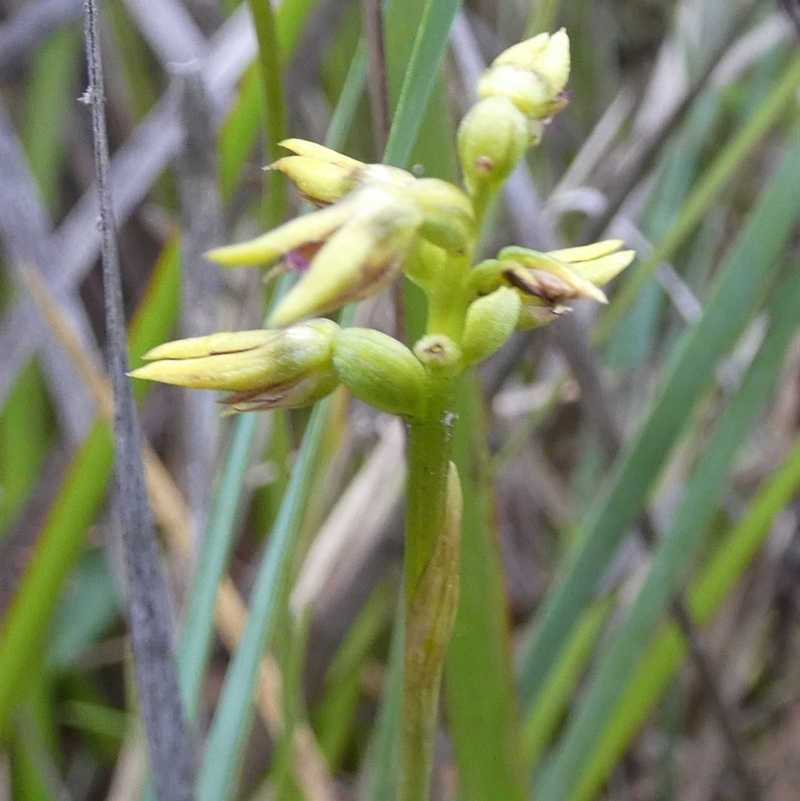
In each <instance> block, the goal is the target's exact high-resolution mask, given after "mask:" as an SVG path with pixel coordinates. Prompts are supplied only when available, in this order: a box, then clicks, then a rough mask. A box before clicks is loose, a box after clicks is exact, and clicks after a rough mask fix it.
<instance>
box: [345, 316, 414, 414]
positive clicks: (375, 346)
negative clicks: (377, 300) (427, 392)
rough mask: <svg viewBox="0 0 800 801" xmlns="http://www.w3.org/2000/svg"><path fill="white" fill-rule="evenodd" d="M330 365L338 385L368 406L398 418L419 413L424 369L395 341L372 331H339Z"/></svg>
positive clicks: (351, 329) (352, 329)
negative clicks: (339, 383) (341, 384)
mask: <svg viewBox="0 0 800 801" xmlns="http://www.w3.org/2000/svg"><path fill="white" fill-rule="evenodd" d="M332 363H333V369H334V370H335V371H336V374H337V376H338V377H339V379H340V380H341V382H342V383H343V384H344V385H345V386H346V387H347V388H348V389H349V390H350V391H351V392H352V393H353V395H355V396H356V397H357V398H359V399H360V400H363V401H364V402H365V403H368V404H369V405H370V406H374V407H375V408H376V409H381V410H382V411H384V412H389V413H390V414H396V415H400V416H401V417H415V416H417V415H418V414H419V413H420V411H421V409H422V400H423V391H424V387H425V369H424V368H423V366H422V365H421V364H420V362H419V360H418V359H417V358H416V357H415V356H414V354H413V353H412V352H411V351H410V350H409V349H408V348H407V347H406V346H405V345H403V344H402V343H401V342H398V341H397V340H396V339H393V338H392V337H390V336H388V335H386V334H383V333H381V332H380V331H375V330H373V329H371V328H342V329H340V330H339V331H338V332H337V334H336V336H335V337H334V340H333V359H332Z"/></svg>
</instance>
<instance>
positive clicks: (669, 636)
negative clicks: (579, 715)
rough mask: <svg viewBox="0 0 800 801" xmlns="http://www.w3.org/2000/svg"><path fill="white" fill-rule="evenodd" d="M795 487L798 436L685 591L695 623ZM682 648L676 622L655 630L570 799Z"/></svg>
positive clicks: (632, 728) (614, 755)
mask: <svg viewBox="0 0 800 801" xmlns="http://www.w3.org/2000/svg"><path fill="white" fill-rule="evenodd" d="M798 491H800V437H798V438H797V439H796V440H795V442H794V445H793V447H792V448H791V449H790V451H789V453H788V454H787V455H786V458H785V459H784V461H783V464H782V465H781V466H780V467H778V469H777V470H776V471H775V474H774V475H773V476H772V478H771V479H770V480H769V481H767V482H765V484H764V485H763V486H762V487H761V488H760V489H759V491H758V493H757V495H756V497H755V498H754V499H753V500H752V501H751V503H750V507H749V509H748V511H747V514H745V516H744V517H743V518H742V520H741V521H740V522H739V523H738V524H737V525H736V526H735V527H734V528H733V529H732V530H731V531H729V532H728V534H727V536H725V537H723V538H722V540H721V542H720V543H719V545H718V546H717V548H716V549H715V551H714V553H713V555H712V557H711V559H710V560H709V563H708V565H707V567H706V568H705V570H704V571H703V572H702V574H701V576H700V578H699V579H698V581H697V582H696V584H695V586H694V587H693V588H692V590H691V592H690V594H689V608H690V611H691V614H692V617H693V618H694V621H695V623H696V624H697V625H699V626H702V625H705V624H706V623H707V622H708V621H709V620H710V619H711V616H712V615H713V614H714V612H715V611H716V609H717V608H718V607H719V605H720V604H721V603H722V601H723V600H724V598H725V596H726V595H727V594H728V593H729V592H730V590H731V589H732V588H733V585H734V584H735V583H736V582H737V581H738V580H739V578H740V577H741V575H742V574H743V573H744V571H745V568H746V567H747V566H748V565H749V564H750V562H751V561H752V559H753V556H754V555H755V553H756V551H757V550H758V548H759V547H761V544H762V543H763V541H764V539H765V538H766V536H767V535H768V534H769V531H770V528H771V526H772V522H773V520H774V519H775V518H776V517H777V516H778V514H780V512H781V511H782V510H783V509H784V508H786V505H787V504H788V503H789V502H790V501H791V499H792V497H793V496H794V495H796V494H797V492H798ZM687 655H688V647H687V645H686V643H685V641H684V639H683V635H682V634H681V633H680V631H679V630H678V628H677V626H675V625H674V624H673V625H669V626H667V627H666V628H665V630H664V631H663V632H662V633H661V634H659V635H658V636H657V637H656V639H655V640H654V642H653V643H652V645H651V646H650V648H649V649H648V651H647V653H646V654H645V656H644V657H643V658H642V660H641V661H640V662H639V664H638V666H637V668H636V670H635V671H634V672H633V674H632V675H631V679H630V681H629V683H628V686H627V687H626V689H625V693H624V695H623V696H622V697H621V698H620V700H619V701H618V702H617V704H616V706H615V708H614V713H613V715H612V716H611V718H610V720H609V722H608V724H607V726H606V727H605V730H604V731H603V737H602V738H601V740H600V741H599V742H598V744H597V747H596V748H595V750H594V752H593V753H592V755H591V757H590V759H589V760H588V762H587V764H586V767H585V769H584V771H583V774H582V776H581V779H580V781H579V782H578V784H577V785H576V788H575V790H574V792H573V793H572V795H571V800H572V801H591V799H593V798H595V797H596V795H597V792H598V790H599V789H600V787H601V785H602V784H603V783H604V782H605V781H606V779H607V777H608V776H609V775H610V773H611V770H612V769H613V767H614V765H615V764H616V762H617V760H618V759H619V758H620V757H621V756H622V754H623V753H624V752H625V749H626V748H627V747H628V745H629V744H630V742H631V740H632V739H633V737H634V735H635V734H636V732H637V731H638V730H639V729H640V728H641V726H642V725H643V724H644V722H645V720H646V719H647V717H648V716H649V714H650V713H651V712H652V710H653V708H654V707H655V705H656V704H657V703H658V700H659V699H660V698H661V696H662V694H663V693H664V691H665V689H666V688H667V687H668V685H669V683H670V681H671V680H672V678H673V677H674V676H675V674H676V672H677V670H678V668H679V667H680V665H681V664H682V663H683V661H684V660H685V659H686V656H687Z"/></svg>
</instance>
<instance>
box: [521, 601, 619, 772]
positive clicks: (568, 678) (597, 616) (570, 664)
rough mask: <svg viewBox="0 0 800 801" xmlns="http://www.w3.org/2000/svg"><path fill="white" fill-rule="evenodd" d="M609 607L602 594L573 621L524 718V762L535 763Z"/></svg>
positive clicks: (560, 712)
mask: <svg viewBox="0 0 800 801" xmlns="http://www.w3.org/2000/svg"><path fill="white" fill-rule="evenodd" d="M611 608H612V603H611V598H603V599H601V600H600V601H597V602H596V603H594V604H592V605H591V606H589V608H588V609H587V610H586V611H585V612H584V614H583V616H582V617H581V619H580V620H579V621H578V623H577V624H576V626H575V632H574V634H573V635H572V637H571V638H570V641H569V643H568V644H567V646H566V647H565V648H564V652H563V653H562V655H561V658H560V659H559V660H558V663H557V664H556V666H555V669H554V670H553V671H552V672H551V674H550V677H549V678H548V680H547V682H546V684H545V686H544V687H543V688H542V692H541V693H540V694H539V697H538V699H537V702H536V704H535V705H534V706H533V707H532V708H531V710H530V712H529V713H528V716H527V718H526V719H525V728H524V732H523V742H524V748H525V761H526V764H528V765H534V764H536V762H538V761H539V759H540V758H541V756H542V754H543V753H544V751H545V748H546V747H547V745H548V743H549V742H550V739H551V737H552V736H553V732H554V731H555V729H556V726H558V724H559V722H560V721H561V718H562V717H563V715H564V711H565V710H566V709H567V707H568V705H569V702H570V699H571V697H572V693H573V692H574V691H575V687H576V686H577V684H578V681H579V680H580V678H581V674H582V673H583V670H584V668H585V667H586V663H587V662H588V661H589V659H590V657H591V656H592V653H593V652H594V648H595V646H596V644H597V638H598V637H599V636H600V633H601V632H602V630H603V626H604V625H605V623H606V620H607V619H608V615H609V612H610V611H611Z"/></svg>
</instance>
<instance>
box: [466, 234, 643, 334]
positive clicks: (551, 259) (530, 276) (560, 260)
mask: <svg viewBox="0 0 800 801" xmlns="http://www.w3.org/2000/svg"><path fill="white" fill-rule="evenodd" d="M622 244H623V243H622V241H621V240H619V239H609V240H606V241H604V242H597V243H595V244H593V245H585V246H583V247H577V248H565V249H563V250H553V251H551V252H549V253H539V252H538V251H535V250H528V249H527V248H520V247H507V248H504V249H503V250H501V251H500V253H498V255H497V258H496V259H490V260H488V261H485V262H482V263H481V264H479V265H477V266H476V267H475V268H474V269H473V271H472V274H471V276H470V285H471V287H472V289H473V291H474V293H475V294H476V295H477V296H485V295H488V294H489V293H490V292H494V291H495V290H496V289H497V287H499V286H510V287H513V288H514V289H516V291H517V293H518V295H519V298H520V300H521V301H522V308H521V310H520V314H519V321H518V323H517V328H523V329H524V328H534V327H536V326H540V325H544V324H545V323H548V322H550V321H551V320H553V319H555V318H556V317H558V316H559V315H561V314H565V313H566V312H569V311H570V308H569V307H568V306H565V305H564V304H565V302H566V301H570V300H576V299H579V298H591V299H592V300H596V301H599V302H600V303H608V299H607V298H606V296H605V293H604V292H603V291H602V290H601V289H600V287H601V286H604V285H605V284H607V283H608V282H609V281H610V280H611V279H612V278H614V276H616V275H618V274H619V273H620V272H622V270H624V269H625V268H626V267H627V266H628V265H629V264H630V263H631V262H632V261H633V259H634V256H635V255H636V254H635V253H634V251H632V250H620V248H621V247H622Z"/></svg>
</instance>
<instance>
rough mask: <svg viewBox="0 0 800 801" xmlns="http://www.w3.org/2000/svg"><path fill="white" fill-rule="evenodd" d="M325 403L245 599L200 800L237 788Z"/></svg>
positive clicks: (216, 800) (216, 799)
mask: <svg viewBox="0 0 800 801" xmlns="http://www.w3.org/2000/svg"><path fill="white" fill-rule="evenodd" d="M328 405H329V401H322V402H321V403H319V404H318V405H317V406H316V407H315V408H314V411H313V412H312V415H311V420H310V422H309V424H308V429H307V430H306V434H305V436H304V438H303V446H302V448H301V451H300V455H299V457H298V460H297V464H296V465H295V469H294V471H293V473H292V478H291V481H290V483H289V487H288V489H287V492H286V495H285V496H284V501H283V503H282V504H281V509H280V512H279V514H278V519H277V521H276V523H275V527H274V528H273V530H272V532H271V534H270V538H269V545H268V548H267V553H266V555H265V557H264V559H263V560H262V562H261V566H260V567H259V571H258V575H257V576H256V579H255V584H254V585H253V592H252V595H251V598H250V614H249V616H248V618H247V625H246V626H245V630H244V632H243V634H242V639H241V641H240V643H239V647H238V648H237V649H236V653H235V654H234V656H233V659H232V661H231V664H230V665H229V667H228V671H227V673H226V675H225V683H224V685H223V688H222V695H221V697H220V701H219V705H218V707H217V713H216V715H215V716H214V720H213V723H212V725H211V731H210V732H209V736H208V743H207V746H206V754H207V757H206V759H205V760H204V761H203V764H202V767H201V770H200V776H199V781H198V788H197V797H198V799H199V801H224V799H227V798H230V797H231V796H232V794H233V792H234V790H235V787H236V770H237V768H238V765H239V763H240V760H241V756H242V749H243V747H244V740H245V736H246V734H247V733H248V731H249V723H250V721H251V718H252V709H251V698H252V693H253V687H254V685H255V680H256V677H257V671H258V665H259V663H260V661H261V657H262V655H263V652H264V647H265V645H266V643H267V642H268V640H269V636H270V633H271V630H272V626H273V625H274V622H275V618H276V615H277V609H276V604H275V599H276V598H277V596H278V595H279V594H280V587H281V584H282V582H285V580H286V571H287V569H288V563H289V555H290V553H291V544H292V539H293V537H294V535H295V532H296V530H297V526H298V524H299V521H300V516H301V514H302V508H303V505H304V501H305V498H306V495H307V493H308V489H309V486H310V484H311V481H312V470H313V466H314V463H315V461H316V457H317V452H318V450H319V444H320V440H321V438H322V433H323V430H324V427H325V420H326V417H327V410H328Z"/></svg>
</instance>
